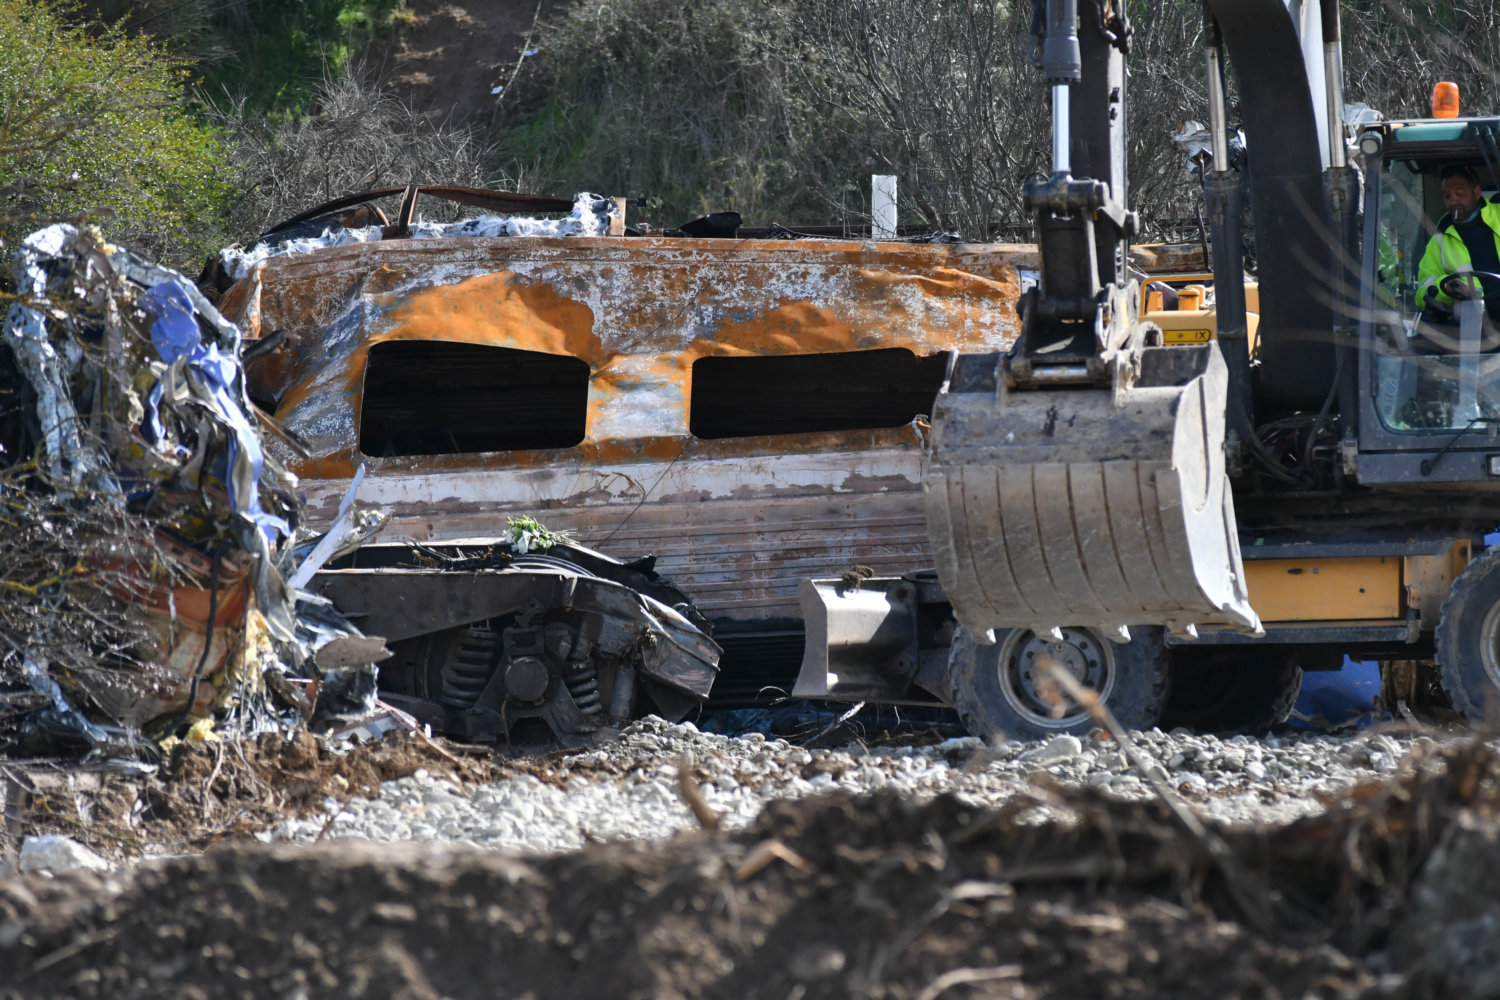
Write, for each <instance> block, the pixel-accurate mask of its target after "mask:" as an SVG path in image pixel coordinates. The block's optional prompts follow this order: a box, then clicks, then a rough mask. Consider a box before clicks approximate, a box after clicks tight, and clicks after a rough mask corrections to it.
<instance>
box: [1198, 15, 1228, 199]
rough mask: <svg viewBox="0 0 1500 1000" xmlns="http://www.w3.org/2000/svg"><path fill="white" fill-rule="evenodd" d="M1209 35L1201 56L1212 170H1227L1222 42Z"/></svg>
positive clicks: (1226, 128) (1214, 32) (1226, 123)
mask: <svg viewBox="0 0 1500 1000" xmlns="http://www.w3.org/2000/svg"><path fill="white" fill-rule="evenodd" d="M1217 34H1218V31H1217V29H1215V30H1214V31H1212V32H1210V33H1209V38H1210V42H1209V44H1208V45H1206V46H1205V47H1204V50H1203V54H1204V56H1205V57H1207V59H1208V130H1209V132H1210V134H1211V137H1212V139H1213V151H1214V169H1215V170H1219V171H1223V170H1228V169H1229V132H1228V130H1229V123H1228V118H1229V115H1228V113H1227V112H1226V110H1225V107H1224V68H1223V63H1222V62H1221V60H1220V54H1219V53H1220V50H1221V49H1222V47H1223V42H1222V41H1220V40H1219V39H1217V38H1215V37H1214V36H1216V35H1217Z"/></svg>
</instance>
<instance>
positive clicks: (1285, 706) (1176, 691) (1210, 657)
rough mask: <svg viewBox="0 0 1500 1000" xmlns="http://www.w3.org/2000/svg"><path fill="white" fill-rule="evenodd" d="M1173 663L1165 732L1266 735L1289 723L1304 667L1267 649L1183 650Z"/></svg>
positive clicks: (1174, 652)
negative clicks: (1287, 721)
mask: <svg viewBox="0 0 1500 1000" xmlns="http://www.w3.org/2000/svg"><path fill="white" fill-rule="evenodd" d="M1171 659H1172V696H1171V697H1170V698H1169V699H1168V700H1167V709H1166V712H1165V713H1164V714H1163V715H1162V721H1161V724H1162V726H1163V727H1167V728H1172V727H1176V726H1182V727H1185V728H1187V729H1193V730H1197V731H1198V732H1204V733H1219V734H1223V735H1230V734H1235V733H1248V734H1260V733H1264V732H1265V731H1266V730H1268V729H1270V728H1272V727H1273V726H1279V725H1281V723H1283V722H1285V721H1286V720H1287V717H1288V716H1290V715H1291V714H1292V706H1293V705H1295V704H1296V703H1297V695H1298V694H1299V693H1300V692H1301V690H1302V668H1301V667H1300V666H1298V665H1297V664H1296V663H1295V662H1294V661H1293V660H1292V659H1290V658H1289V657H1286V656H1278V655H1274V654H1272V655H1267V654H1266V653H1265V652H1264V651H1263V650H1256V649H1253V648H1248V649H1230V648H1224V647H1219V648H1207V649H1192V648H1185V647H1181V646H1179V647H1177V648H1175V649H1173V650H1172V657H1171Z"/></svg>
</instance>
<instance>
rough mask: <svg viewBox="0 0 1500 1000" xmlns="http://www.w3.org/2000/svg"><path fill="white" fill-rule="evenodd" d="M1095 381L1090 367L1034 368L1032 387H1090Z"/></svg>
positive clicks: (1053, 366) (1048, 366)
mask: <svg viewBox="0 0 1500 1000" xmlns="http://www.w3.org/2000/svg"><path fill="white" fill-rule="evenodd" d="M1093 380H1094V376H1093V373H1092V372H1090V371H1089V367H1088V365H1043V366H1038V367H1036V368H1033V369H1032V370H1031V375H1030V376H1029V377H1028V379H1027V381H1029V382H1031V384H1032V385H1088V384H1089V383H1091V382H1092V381H1093Z"/></svg>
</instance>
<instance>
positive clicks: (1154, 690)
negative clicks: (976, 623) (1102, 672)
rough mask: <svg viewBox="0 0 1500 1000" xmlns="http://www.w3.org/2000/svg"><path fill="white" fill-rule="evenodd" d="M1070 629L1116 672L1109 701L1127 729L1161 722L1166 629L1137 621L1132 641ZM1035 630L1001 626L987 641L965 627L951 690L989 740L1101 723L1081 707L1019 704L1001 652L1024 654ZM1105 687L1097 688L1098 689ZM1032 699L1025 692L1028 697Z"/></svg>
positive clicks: (951, 663) (972, 727)
mask: <svg viewBox="0 0 1500 1000" xmlns="http://www.w3.org/2000/svg"><path fill="white" fill-rule="evenodd" d="M1064 634H1065V635H1069V636H1072V637H1079V636H1080V635H1084V636H1086V640H1087V642H1089V643H1090V644H1092V648H1091V650H1090V652H1091V655H1093V656H1095V657H1098V658H1099V659H1100V660H1101V661H1102V660H1105V659H1106V658H1107V661H1108V666H1107V667H1106V668H1105V669H1107V670H1109V671H1110V672H1112V673H1113V683H1112V684H1108V683H1106V685H1105V689H1106V695H1105V701H1104V706H1105V707H1106V708H1107V709H1109V711H1110V712H1111V714H1113V715H1114V717H1115V718H1116V719H1117V720H1118V721H1119V723H1120V724H1121V725H1122V726H1124V727H1125V728H1126V729H1150V728H1151V727H1152V726H1154V725H1156V724H1157V722H1158V721H1160V718H1161V713H1162V709H1163V708H1164V707H1165V705H1166V702H1167V687H1168V684H1169V683H1170V679H1171V672H1170V670H1169V669H1168V664H1167V653H1166V645H1165V643H1164V642H1163V639H1162V630H1161V629H1159V628H1146V627H1140V628H1134V627H1133V628H1131V630H1130V634H1131V638H1130V642H1128V643H1123V644H1120V643H1113V642H1110V641H1109V640H1107V639H1105V638H1104V636H1103V635H1102V634H1101V633H1099V632H1097V631H1095V630H1094V629H1067V630H1065V632H1064ZM1034 638H1035V637H1034V634H1033V633H1032V632H1031V631H1030V630H1027V629H1018V630H1014V631H1010V632H1007V631H1003V630H1002V631H1000V632H999V634H997V636H996V639H995V643H994V644H993V645H989V646H983V645H980V644H979V643H978V642H976V641H975V640H974V637H973V636H972V635H970V634H969V632H968V630H967V629H964V628H962V627H960V628H959V629H957V631H956V633H955V635H954V639H953V649H952V653H951V655H950V657H949V660H948V692H949V697H950V699H951V700H952V703H953V707H954V709H955V710H956V711H957V712H958V715H959V718H960V719H962V720H963V723H964V725H965V726H966V727H967V728H968V730H969V732H970V733H972V734H973V735H975V736H978V737H980V738H981V739H983V740H985V741H986V742H989V743H998V742H1001V741H1003V740H1006V739H1044V738H1046V737H1049V736H1059V735H1062V734H1064V733H1071V734H1074V735H1081V734H1083V733H1087V732H1088V731H1089V730H1091V729H1093V728H1094V727H1095V725H1096V723H1095V722H1094V720H1093V718H1092V716H1090V715H1089V714H1088V713H1087V712H1086V711H1083V710H1081V709H1077V710H1075V711H1070V712H1068V713H1067V714H1066V715H1065V716H1064V717H1063V718H1061V719H1054V718H1051V717H1050V716H1048V715H1046V714H1044V713H1042V712H1028V711H1026V710H1025V709H1024V708H1022V707H1018V700H1017V697H1016V696H1015V694H1014V692H1013V694H1012V696H1011V697H1007V694H1006V691H1005V689H1004V685H1005V684H1006V683H1007V681H1006V680H1005V679H1004V678H1003V677H1002V670H1001V669H1000V666H1001V665H1000V662H999V660H1000V656H1001V653H1002V652H1003V651H1007V650H1008V651H1009V652H1010V655H1011V658H1014V656H1015V654H1017V653H1019V652H1020V651H1021V650H1022V649H1023V646H1024V644H1025V643H1026V641H1027V640H1028V639H1034ZM1096 690H1097V688H1096ZM1024 700H1025V699H1021V701H1023V702H1024Z"/></svg>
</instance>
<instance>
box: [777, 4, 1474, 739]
mask: <svg viewBox="0 0 1500 1000" xmlns="http://www.w3.org/2000/svg"><path fill="white" fill-rule="evenodd" d="M1036 2H1037V8H1038V17H1037V24H1038V25H1039V26H1040V29H1041V37H1040V39H1039V42H1040V44H1039V51H1040V53H1041V59H1040V62H1041V66H1042V76H1043V79H1044V81H1045V83H1046V84H1047V85H1048V86H1049V87H1050V88H1051V97H1052V108H1053V125H1054V134H1053V171H1052V174H1051V176H1050V177H1049V178H1047V179H1046V180H1042V181H1035V182H1033V183H1031V184H1028V185H1027V186H1026V188H1025V191H1024V203H1025V204H1026V205H1027V207H1028V209H1029V210H1030V211H1032V212H1033V214H1034V216H1035V221H1036V233H1037V243H1038V249H1039V251H1040V255H1041V259H1042V264H1041V269H1040V273H1041V278H1040V281H1039V283H1038V285H1037V287H1036V288H1035V289H1034V290H1031V291H1029V292H1028V293H1027V294H1026V295H1025V296H1023V298H1022V301H1021V303H1020V313H1021V317H1022V332H1021V336H1020V338H1019V339H1018V340H1017V342H1016V343H1015V345H1014V347H1013V348H1012V349H1011V350H1010V351H1009V352H1008V353H1004V354H967V355H966V354H958V355H955V356H954V357H953V358H952V360H951V361H950V364H949V367H948V372H947V379H946V381H945V383H944V386H943V389H942V391H941V392H940V393H939V395H938V398H937V400H936V402H935V404H934V409H933V413H932V431H931V436H930V440H929V446H928V451H927V463H926V466H925V470H924V478H923V487H924V493H925V497H926V509H927V522H928V532H929V536H930V538H931V541H932V547H933V552H934V557H935V561H936V573H935V576H936V581H927V580H916V579H908V580H902V581H887V580H879V579H871V580H865V581H862V582H861V584H860V587H858V588H854V591H856V592H857V593H858V594H859V597H858V598H854V597H851V590H850V588H848V587H842V588H841V587H840V586H839V585H838V581H812V582H810V583H809V584H808V585H806V586H804V588H803V607H804V611H805V612H806V617H807V620H808V621H809V623H810V624H809V636H808V644H807V651H808V652H807V656H806V657H805V659H804V665H803V673H802V677H801V678H799V682H798V687H797V691H796V693H799V694H807V695H812V696H827V697H832V698H840V697H848V698H849V699H850V700H861V699H865V698H882V699H886V700H889V699H891V698H892V697H894V698H897V699H906V700H919V696H918V695H916V688H922V689H924V690H925V691H926V692H929V693H930V694H932V695H935V696H936V697H937V700H939V701H944V702H946V703H948V704H951V705H953V706H954V707H955V708H957V709H958V711H959V713H960V715H961V716H962V717H963V718H964V719H965V721H966V723H967V724H968V725H969V727H970V728H971V730H973V731H975V732H976V733H978V734H980V735H984V736H986V737H997V736H1001V735H1006V736H1017V735H1020V736H1039V735H1045V734H1047V733H1049V732H1059V731H1078V730H1080V729H1082V728H1086V727H1087V726H1088V725H1090V717H1089V714H1088V712H1087V710H1086V709H1087V706H1086V705H1084V704H1081V703H1078V702H1073V701H1069V700H1067V699H1061V700H1059V698H1058V697H1057V691H1056V690H1055V688H1054V689H1052V690H1049V685H1048V682H1047V678H1048V677H1050V676H1055V675H1056V671H1057V670H1058V669H1063V670H1066V671H1067V672H1069V673H1070V674H1071V675H1072V677H1073V679H1074V680H1075V681H1077V682H1078V683H1079V684H1081V685H1083V686H1084V687H1086V688H1091V689H1092V690H1093V692H1094V694H1095V696H1096V697H1098V698H1100V699H1102V700H1103V701H1105V702H1106V703H1107V704H1108V705H1109V706H1110V707H1111V708H1112V709H1113V710H1114V711H1115V713H1116V716H1117V717H1118V718H1119V719H1120V720H1121V721H1122V722H1124V723H1125V724H1126V725H1141V726H1149V725H1152V724H1155V723H1156V722H1157V721H1159V720H1161V719H1162V718H1163V711H1164V710H1165V711H1167V713H1168V716H1169V717H1170V718H1171V719H1172V720H1174V724H1175V722H1176V721H1187V720H1189V719H1191V720H1192V723H1191V724H1199V725H1203V726H1205V727H1206V728H1213V729H1218V730H1220V731H1225V730H1231V731H1263V730H1264V729H1265V728H1266V727H1267V726H1269V725H1271V724H1274V723H1276V722H1279V721H1282V720H1284V719H1285V718H1286V716H1287V712H1288V711H1290V709H1291V705H1292V701H1293V700H1294V699H1295V697H1296V691H1297V686H1298V684H1299V683H1300V678H1301V671H1302V670H1303V669H1337V668H1338V666H1339V665H1340V664H1341V663H1342V660H1343V656H1344V654H1345V653H1353V654H1356V655H1358V656H1360V657H1363V658H1368V659H1380V660H1381V661H1382V662H1383V663H1385V664H1391V665H1393V666H1392V667H1391V669H1390V670H1389V671H1386V672H1385V680H1386V681H1387V685H1388V687H1390V689H1391V690H1390V692H1388V694H1389V695H1390V699H1391V700H1390V701H1388V704H1391V705H1395V704H1397V703H1398V702H1399V701H1400V700H1402V699H1407V700H1414V699H1419V698H1422V699H1425V698H1427V697H1428V696H1429V695H1431V694H1432V693H1433V692H1434V691H1436V692H1438V694H1441V695H1443V696H1446V698H1447V700H1448V702H1449V703H1450V704H1451V706H1452V707H1453V708H1456V709H1457V710H1459V711H1460V712H1461V713H1462V714H1464V715H1465V716H1467V717H1469V718H1472V719H1480V718H1483V716H1484V712H1485V709H1486V705H1488V706H1490V707H1491V708H1493V707H1495V706H1496V705H1497V704H1500V547H1490V548H1486V547H1485V544H1484V537H1485V535H1486V534H1487V533H1490V532H1493V531H1495V530H1496V526H1497V524H1500V333H1497V332H1496V331H1497V325H1496V323H1495V321H1494V319H1492V318H1491V317H1490V316H1489V315H1488V313H1489V311H1490V310H1489V309H1487V306H1488V307H1491V308H1493V310H1494V313H1495V314H1496V315H1497V316H1500V273H1496V274H1494V275H1490V274H1487V273H1485V274H1481V273H1475V271H1474V269H1473V268H1467V269H1457V270H1460V271H1461V273H1457V274H1454V275H1452V276H1449V277H1447V278H1446V279H1445V281H1446V284H1445V285H1444V286H1443V287H1442V291H1443V292H1444V293H1446V295H1447V297H1448V298H1449V299H1451V300H1453V307H1452V308H1451V309H1450V310H1447V311H1446V312H1445V313H1444V314H1442V315H1440V314H1439V312H1438V311H1437V310H1435V309H1433V308H1431V306H1430V304H1429V302H1428V300H1427V299H1426V297H1425V296H1422V297H1419V295H1418V278H1419V275H1418V262H1419V261H1420V260H1421V257H1422V253H1423V250H1424V248H1425V246H1426V244H1427V241H1428V239H1430V238H1431V236H1432V233H1433V231H1434V229H1435V226H1436V223H1437V221H1438V219H1439V218H1440V217H1441V216H1442V215H1443V214H1444V211H1443V199H1442V195H1441V173H1442V170H1443V168H1444V167H1445V166H1447V165H1451V164H1454V163H1458V164H1466V165H1468V166H1470V167H1471V168H1472V169H1473V171H1474V173H1475V174H1476V175H1477V176H1478V177H1479V178H1480V179H1481V182H1482V186H1483V188H1484V189H1485V192H1486V194H1487V196H1491V197H1496V196H1500V119H1488V118H1471V119H1467V120H1465V119H1458V118H1453V117H1449V118H1446V119H1442V118H1436V117H1435V118H1434V119H1422V120H1410V121H1390V122H1376V123H1363V124H1361V125H1360V126H1359V127H1358V131H1357V134H1356V135H1355V136H1354V137H1353V138H1354V139H1355V142H1354V144H1353V147H1352V149H1353V153H1352V155H1351V144H1350V138H1351V136H1350V134H1349V132H1348V130H1347V128H1346V125H1345V119H1344V115H1345V111H1346V107H1345V105H1344V102H1343V93H1342V85H1341V81H1342V75H1343V67H1342V53H1341V48H1340V41H1339V23H1338V8H1337V3H1336V0H1203V6H1204V11H1205V30H1204V33H1203V40H1204V53H1205V57H1206V63H1207V68H1208V73H1207V78H1208V91H1209V94H1208V96H1209V110H1210V118H1211V127H1210V132H1211V138H1212V143H1213V148H1212V164H1211V169H1209V168H1208V166H1207V165H1206V166H1205V169H1204V171H1203V192H1204V198H1205V202H1206V205H1205V207H1206V209H1207V211H1206V215H1207V218H1208V222H1209V226H1210V229H1211V234H1212V236H1211V245H1212V248H1213V254H1212V270H1213V278H1212V283H1211V286H1210V287H1209V289H1208V290H1207V291H1208V295H1207V296H1205V297H1210V296H1211V300H1212V301H1211V302H1200V303H1189V304H1190V305H1203V306H1205V307H1207V308H1204V309H1187V310H1185V309H1183V308H1182V301H1181V300H1182V296H1181V293H1180V292H1178V300H1179V301H1178V307H1179V308H1178V309H1177V310H1170V309H1168V308H1167V303H1166V299H1167V295H1166V294H1165V292H1162V294H1161V296H1160V300H1161V301H1160V305H1161V308H1157V305H1156V303H1155V302H1154V301H1153V299H1152V296H1151V292H1152V289H1151V288H1150V287H1147V288H1145V289H1142V287H1141V286H1140V284H1139V283H1138V282H1137V281H1136V280H1135V277H1134V276H1133V275H1132V274H1131V272H1130V269H1129V268H1128V266H1127V265H1126V261H1127V260H1128V253H1129V241H1130V239H1131V237H1132V235H1133V233H1134V228H1135V226H1134V217H1133V216H1132V215H1131V213H1130V212H1129V210H1128V208H1127V207H1126V206H1127V204H1128V199H1127V188H1126V178H1125V173H1124V160H1125V157H1124V123H1125V122H1126V121H1127V120H1128V117H1129V116H1128V115H1127V114H1126V108H1125V89H1124V73H1123V60H1124V56H1125V54H1126V52H1127V50H1128V48H1129V37H1130V30H1129V25H1128V24H1126V22H1125V17H1126V14H1125V11H1126V10H1128V8H1129V6H1130V5H1122V4H1118V3H1112V2H1109V0H1078V2H1075V0H1036ZM1231 55H1232V56H1233V57H1234V58H1235V65H1236V71H1235V76H1234V81H1235V86H1236V88H1237V90H1238V97H1239V102H1238V104H1239V109H1240V112H1241V114H1242V116H1243V119H1242V121H1241V123H1240V126H1241V128H1242V129H1243V132H1244V135H1245V137H1246V147H1247V150H1248V152H1249V160H1248V172H1247V173H1242V172H1241V170H1240V168H1239V166H1237V165H1236V164H1234V163H1232V162H1231V158H1230V156H1229V154H1228V148H1227V136H1228V125H1227V122H1226V104H1227V101H1226V96H1225V81H1226V74H1225V64H1226V59H1227V57H1228V56H1231ZM1247 196H1248V198H1249V203H1250V208H1251V210H1252V214H1253V220H1254V227H1255V238H1256V241H1257V244H1258V248H1259V252H1258V254H1257V268H1256V275H1255V283H1254V294H1253V296H1252V295H1251V294H1250V283H1249V282H1247V280H1246V275H1245V268H1244V259H1243V256H1242V251H1243V241H1242V236H1243V234H1242V233H1241V231H1240V225H1241V220H1242V217H1243V215H1244V213H1243V211H1242V208H1243V204H1242V199H1243V198H1245V197H1247ZM1205 284H1207V283H1205ZM1158 291H1160V290H1158ZM1252 301H1253V304H1254V308H1253V309H1251V308H1248V307H1249V306H1250V305H1251V302H1252ZM1170 312H1176V313H1179V314H1180V315H1177V316H1171V317H1169V316H1168V314H1169V313H1170ZM1198 313H1202V314H1203V316H1202V317H1200V316H1198V315H1197V314H1198ZM1209 316H1211V317H1212V322H1211V323H1209V322H1206V320H1207V318H1208V317H1209ZM1154 320H1160V322H1156V321H1154ZM1200 330H1203V331H1207V336H1201V335H1192V336H1190V335H1189V334H1190V333H1191V332H1192V331H1200ZM934 583H935V584H936V585H935V586H934ZM924 595H929V596H932V597H936V596H937V595H940V596H941V598H942V599H944V600H946V601H947V602H949V604H951V613H952V624H951V626H939V627H936V628H933V627H921V625H920V623H921V622H923V621H924V620H925V621H928V622H931V621H933V620H935V619H934V616H933V615H932V614H931V613H930V612H924V610H923V604H924V601H926V600H928V597H926V596H924ZM856 604H858V605H859V607H860V608H861V609H862V613H863V614H864V617H863V618H861V619H859V620H858V621H856V619H855V617H854V616H853V615H852V614H850V613H848V610H849V609H851V608H853V607H854V606H855V605H856ZM940 646H943V647H945V648H944V649H943V652H944V653H945V654H946V660H945V664H944V667H943V668H942V669H937V668H935V667H934V666H933V664H934V663H935V662H936V660H937V658H938V655H939V654H938V647H940ZM877 647H878V648H879V649H881V650H883V651H884V652H883V655H884V656H885V657H886V660H887V661H888V662H889V663H891V664H896V665H898V666H899V669H895V668H887V667H882V666H880V665H879V664H876V663H875V662H874V661H873V660H871V659H870V658H869V657H867V656H865V655H863V651H864V650H869V649H875V648H877ZM856 664H859V665H860V666H861V667H864V666H871V665H873V666H872V667H871V669H870V670H869V671H867V672H865V673H861V672H860V671H859V670H857V669H854V667H855V665H856ZM1403 664H1404V665H1406V666H1405V667H1401V665H1403ZM1398 668H1400V669H1398ZM846 677H847V678H853V677H858V678H859V681H860V682H859V683H858V684H857V685H849V686H847V687H846V686H845V681H844V679H845V678H846ZM1169 689H1170V690H1172V691H1174V692H1176V693H1173V694H1172V695H1171V696H1170V699H1169V698H1168V696H1167V694H1166V692H1167V691H1168V690H1169ZM1439 689H1440V690H1439Z"/></svg>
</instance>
